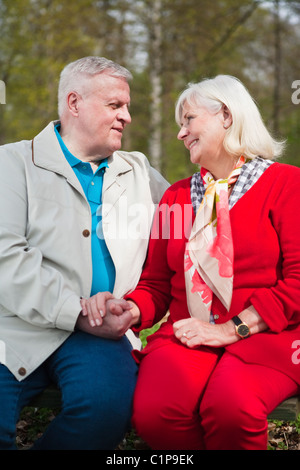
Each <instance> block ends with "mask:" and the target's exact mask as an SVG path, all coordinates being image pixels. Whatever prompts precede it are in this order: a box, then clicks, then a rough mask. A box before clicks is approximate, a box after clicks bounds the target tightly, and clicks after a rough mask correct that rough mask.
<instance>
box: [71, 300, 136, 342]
mask: <svg viewBox="0 0 300 470" xmlns="http://www.w3.org/2000/svg"><path fill="white" fill-rule="evenodd" d="M80 303H81V308H82V312H81V314H80V315H79V317H78V319H77V323H76V328H77V329H79V330H82V331H85V332H87V333H90V334H92V335H95V336H100V337H103V338H109V339H120V338H121V337H122V336H124V334H125V333H126V331H127V330H128V328H130V326H131V324H132V314H131V312H130V309H131V306H130V305H129V303H128V302H126V301H125V300H124V299H114V297H113V295H112V294H111V293H110V292H99V293H98V294H96V295H94V296H93V297H90V298H89V299H81V302H80Z"/></svg>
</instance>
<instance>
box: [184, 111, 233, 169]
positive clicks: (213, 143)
mask: <svg viewBox="0 0 300 470" xmlns="http://www.w3.org/2000/svg"><path fill="white" fill-rule="evenodd" d="M226 109H227V108H226ZM226 109H225V107H224V106H223V107H222V108H221V110H220V111H219V112H218V113H216V114H212V113H211V112H209V111H208V110H207V109H206V108H204V107H198V108H196V107H192V106H191V105H189V104H188V103H187V102H186V103H185V105H184V106H183V110H182V116H181V123H180V124H181V129H180V131H179V133H178V135H177V138H178V139H179V140H182V141H183V142H184V145H185V147H186V148H187V149H188V150H189V151H190V158H191V162H192V163H194V164H198V165H200V166H202V167H204V168H206V169H207V170H208V171H210V172H211V173H212V174H213V175H214V176H216V174H217V173H219V170H221V168H223V167H224V170H225V167H226V168H227V166H230V168H229V172H230V171H231V166H232V159H231V158H228V155H227V153H226V151H225V149H224V146H223V141H224V137H225V133H226V129H227V127H229V125H230V124H231V115H230V113H228V112H226ZM226 171H227V170H225V172H226ZM226 176H227V174H225V176H224V177H226ZM221 177H223V176H221Z"/></svg>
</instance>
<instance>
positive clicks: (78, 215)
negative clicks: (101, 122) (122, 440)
mask: <svg viewBox="0 0 300 470" xmlns="http://www.w3.org/2000/svg"><path fill="white" fill-rule="evenodd" d="M54 124H55V123H53V122H52V123H50V124H49V125H48V126H47V127H46V128H45V129H44V130H43V131H42V132H41V133H40V134H39V135H38V136H37V137H35V138H34V140H33V141H32V142H31V141H22V142H17V143H13V144H8V145H4V146H2V147H0V201H1V203H0V345H1V357H0V360H2V362H3V363H5V364H6V365H7V367H8V368H9V369H10V370H11V372H12V373H13V374H14V375H15V377H16V378H17V379H18V380H22V379H24V378H25V377H27V376H28V375H29V374H30V373H31V372H32V371H34V370H35V369H36V368H37V367H38V366H39V365H40V364H41V363H42V362H43V361H44V360H45V359H46V358H48V357H49V355H50V354H51V353H53V352H54V351H55V350H56V349H57V348H58V347H59V346H60V345H61V344H62V343H63V341H65V339H66V338H67V337H68V336H69V335H70V334H71V333H72V331H73V330H74V326H75V323H76V320H77V317H78V314H79V312H80V310H81V308H80V297H81V296H83V297H89V295H90V290H91V283H92V261H91V239H90V231H91V212H90V207H89V204H88V201H87V200H86V197H85V195H84V192H83V190H82V188H81V185H80V183H79V181H78V179H77V178H76V176H75V174H74V171H73V170H72V168H71V167H70V166H69V164H68V162H67V160H66V159H65V157H64V155H63V153H62V151H61V148H60V145H59V143H58V140H57V138H56V136H55V132H54ZM108 163H109V168H107V169H106V172H105V175H104V181H103V199H102V204H103V205H102V207H103V213H102V216H103V231H104V236H105V240H106V243H107V246H108V249H109V251H110V253H111V256H112V259H113V261H114V264H115V268H116V282H115V289H114V294H115V296H116V297H121V296H123V295H124V294H125V293H127V292H128V291H130V290H132V289H133V288H134V287H135V286H136V284H137V282H138V280H139V277H140V274H141V270H142V266H143V263H144V260H145V257H146V252H147V246H148V236H149V231H150V225H151V220H152V215H153V212H154V209H155V204H157V203H158V202H159V200H160V198H161V196H162V194H163V193H164V191H165V189H166V188H167V187H168V183H167V182H166V181H165V180H164V179H163V178H162V176H161V175H160V174H159V173H158V172H157V171H156V170H154V169H153V168H151V167H150V165H149V162H148V160H147V159H146V157H145V156H144V155H143V154H141V153H138V152H131V153H128V152H122V151H119V152H115V153H114V154H113V155H112V156H111V157H109V161H108Z"/></svg>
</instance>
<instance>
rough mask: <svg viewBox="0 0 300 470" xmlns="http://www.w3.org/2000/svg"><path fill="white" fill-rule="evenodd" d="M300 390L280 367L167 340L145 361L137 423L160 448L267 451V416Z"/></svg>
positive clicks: (139, 385) (137, 396)
mask: <svg viewBox="0 0 300 470" xmlns="http://www.w3.org/2000/svg"><path fill="white" fill-rule="evenodd" d="M299 393H300V387H299V386H298V385H297V384H296V383H295V382H294V381H293V380H292V379H290V378H289V377H287V376H285V375H284V374H282V373H281V372H278V371H276V370H274V369H270V368H268V367H265V366H260V365H256V364H245V363H244V362H242V361H241V360H240V359H238V358H237V357H235V356H233V355H231V354H229V353H226V352H225V353H224V355H223V356H222V357H221V358H220V356H219V352H218V350H214V349H210V348H207V349H206V348H201V349H188V348H187V347H185V346H182V345H181V344H176V343H173V344H167V345H166V346H165V347H162V348H159V349H157V350H154V351H152V352H151V353H149V354H148V355H146V356H145V357H144V358H143V360H142V362H141V365H140V370H139V376H138V382H137V386H136V392H135V397H134V409H133V426H134V427H135V429H136V431H137V433H138V434H139V436H140V437H141V438H142V439H144V440H145V442H147V443H148V445H149V446H150V447H151V448H152V449H157V450H192V449H193V450H197V449H199V450H200V449H207V450H242V449H244V450H266V448H267V416H268V415H269V414H270V412H271V411H272V410H273V409H274V408H275V407H276V406H277V405H278V404H279V403H280V402H281V401H283V400H284V399H286V398H287V397H289V396H292V395H294V394H299Z"/></svg>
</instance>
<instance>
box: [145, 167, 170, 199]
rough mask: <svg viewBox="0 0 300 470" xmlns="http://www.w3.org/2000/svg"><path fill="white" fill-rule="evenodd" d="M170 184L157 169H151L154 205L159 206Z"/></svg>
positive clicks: (151, 188)
mask: <svg viewBox="0 0 300 470" xmlns="http://www.w3.org/2000/svg"><path fill="white" fill-rule="evenodd" d="M169 186H170V184H169V183H168V181H166V180H165V178H164V177H163V176H162V175H161V174H160V173H159V172H158V171H157V170H155V168H153V167H150V190H151V194H152V200H153V203H154V204H158V203H159V202H160V200H161V198H162V196H163V194H164V192H165V191H166V190H167V189H168V188H169Z"/></svg>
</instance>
